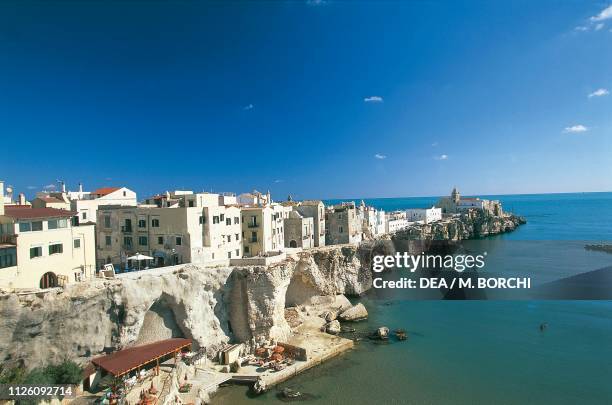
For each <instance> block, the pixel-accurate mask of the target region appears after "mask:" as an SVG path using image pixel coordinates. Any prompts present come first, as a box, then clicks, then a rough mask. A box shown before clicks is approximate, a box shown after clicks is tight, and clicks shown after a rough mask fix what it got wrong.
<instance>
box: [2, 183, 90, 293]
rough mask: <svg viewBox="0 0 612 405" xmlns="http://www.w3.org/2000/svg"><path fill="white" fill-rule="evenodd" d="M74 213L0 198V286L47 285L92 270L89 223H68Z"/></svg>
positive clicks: (86, 274)
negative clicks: (33, 206)
mask: <svg viewBox="0 0 612 405" xmlns="http://www.w3.org/2000/svg"><path fill="white" fill-rule="evenodd" d="M0 198H2V200H3V199H4V196H3V184H2V182H0ZM73 215H74V213H73V212H71V211H67V210H60V209H56V208H32V207H31V206H24V205H16V206H15V205H13V206H11V205H7V206H4V204H3V203H2V204H0V288H3V289H23V288H26V289H32V288H50V287H57V286H62V285H65V284H68V283H72V282H76V281H80V280H83V279H85V278H89V277H92V276H94V275H95V241H94V238H95V232H94V226H93V225H83V226H73V225H72V224H71V221H70V218H71V217H72V216H73Z"/></svg>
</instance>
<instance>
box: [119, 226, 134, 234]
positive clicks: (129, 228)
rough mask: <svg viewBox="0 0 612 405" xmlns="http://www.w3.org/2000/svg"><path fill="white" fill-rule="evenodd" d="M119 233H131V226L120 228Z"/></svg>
mask: <svg viewBox="0 0 612 405" xmlns="http://www.w3.org/2000/svg"><path fill="white" fill-rule="evenodd" d="M121 232H123V233H131V232H132V227H131V226H122V227H121Z"/></svg>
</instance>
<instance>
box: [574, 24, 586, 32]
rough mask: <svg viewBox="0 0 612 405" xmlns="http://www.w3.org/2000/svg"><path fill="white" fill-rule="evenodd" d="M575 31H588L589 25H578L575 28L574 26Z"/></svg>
mask: <svg viewBox="0 0 612 405" xmlns="http://www.w3.org/2000/svg"><path fill="white" fill-rule="evenodd" d="M574 30H575V31H588V30H589V27H585V26H584V25H580V26H578V27H576V28H574Z"/></svg>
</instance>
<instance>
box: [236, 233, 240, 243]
mask: <svg viewBox="0 0 612 405" xmlns="http://www.w3.org/2000/svg"><path fill="white" fill-rule="evenodd" d="M239 240H240V234H238V233H237V234H236V242H238V241H239Z"/></svg>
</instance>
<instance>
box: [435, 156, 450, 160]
mask: <svg viewBox="0 0 612 405" xmlns="http://www.w3.org/2000/svg"><path fill="white" fill-rule="evenodd" d="M434 159H435V160H447V159H448V155H439V156H435V157H434Z"/></svg>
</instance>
